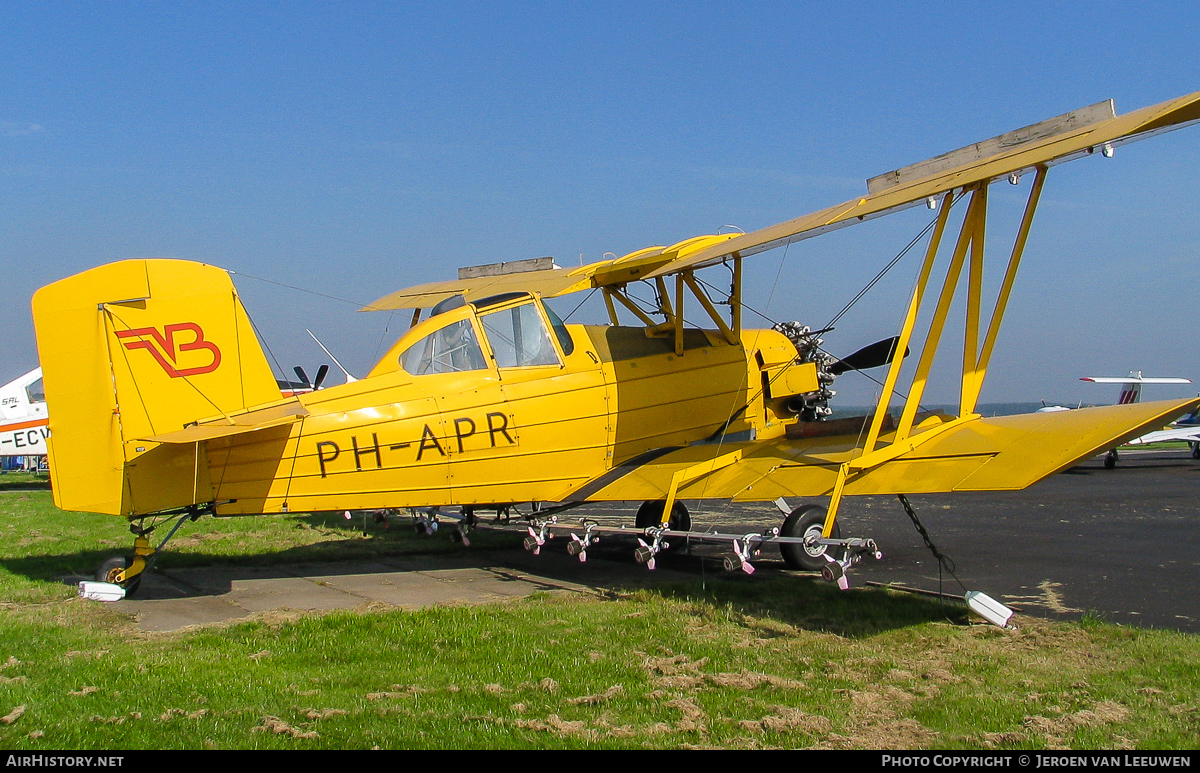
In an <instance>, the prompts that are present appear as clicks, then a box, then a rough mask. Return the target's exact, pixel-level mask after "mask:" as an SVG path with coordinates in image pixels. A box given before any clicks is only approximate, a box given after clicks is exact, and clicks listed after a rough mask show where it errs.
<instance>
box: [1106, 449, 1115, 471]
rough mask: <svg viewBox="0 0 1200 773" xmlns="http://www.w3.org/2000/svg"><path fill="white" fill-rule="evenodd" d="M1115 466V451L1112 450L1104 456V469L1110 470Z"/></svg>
mask: <svg viewBox="0 0 1200 773" xmlns="http://www.w3.org/2000/svg"><path fill="white" fill-rule="evenodd" d="M1116 466H1117V451H1116V449H1113V450H1112V451H1109V452H1108V453H1107V454H1105V455H1104V469H1106V470H1111V469H1113V468H1114V467H1116Z"/></svg>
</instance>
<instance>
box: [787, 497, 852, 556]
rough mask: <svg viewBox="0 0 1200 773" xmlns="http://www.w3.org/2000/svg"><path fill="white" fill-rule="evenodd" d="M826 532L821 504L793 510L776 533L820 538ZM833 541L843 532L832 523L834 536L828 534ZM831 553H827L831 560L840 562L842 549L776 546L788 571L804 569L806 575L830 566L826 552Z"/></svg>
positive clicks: (794, 545) (822, 546)
mask: <svg viewBox="0 0 1200 773" xmlns="http://www.w3.org/2000/svg"><path fill="white" fill-rule="evenodd" d="M824 529H825V508H824V507H821V506H820V505H801V506H800V507H797V508H796V509H795V510H793V511H792V514H791V515H789V516H788V517H787V519H786V520H784V522H783V528H781V529H780V530H779V536H781V537H808V536H816V537H820V536H821V532H822V531H823V530H824ZM830 536H831V537H833V538H834V539H840V538H841V536H842V530H841V529H840V528H839V527H838V525H837V523H834V524H833V534H831V535H830ZM827 550H832V551H834V552H831V553H830V554H829V556H830V558H833V559H835V560H836V559H840V558H841V557H842V556H841V554H842V552H844V550H845V549H844V548H840V547H832V548H831V547H830V546H829V545H813V546H812V547H809V546H808V545H800V544H796V543H786V544H783V545H780V546H779V552H780V554H781V555H783V562H784V563H785V564H787V565H788V568H790V569H803V570H805V571H809V572H819V571H821V570H822V569H824V568H825V566H826V565H827V564H828V563H829V562H828V561H826V560H825V552H826V551H827Z"/></svg>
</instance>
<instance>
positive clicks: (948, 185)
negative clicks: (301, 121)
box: [649, 91, 1200, 277]
mask: <svg viewBox="0 0 1200 773" xmlns="http://www.w3.org/2000/svg"><path fill="white" fill-rule="evenodd" d="M1106 116H1107V117H1106ZM1197 120H1200V91H1198V92H1194V93H1192V94H1188V95H1187V96H1183V97H1178V98H1176V99H1172V100H1168V101H1166V102H1162V103H1160V104H1157V105H1153V106H1151V107H1145V108H1142V109H1141V110H1135V111H1134V112H1132V113H1126V114H1125V115H1122V116H1116V115H1115V111H1114V110H1113V108H1112V102H1111V101H1109V102H1107V103H1100V104H1098V105H1093V106H1092V107H1091V108H1085V109H1083V110H1079V111H1075V112H1073V113H1067V114H1065V115H1062V116H1058V117H1057V118H1051V119H1049V120H1046V121H1042V122H1041V123H1037V124H1034V125H1033V126H1028V127H1025V128H1024V129H1018V130H1017V131H1014V132H1009V133H1008V134H1004V135H1001V136H999V137H995V138H993V139H991V140H986V141H984V142H980V143H976V144H975V145H970V146H967V147H966V148H962V149H961V150H957V151H954V152H952V153H947V154H945V155H944V156H939V157H937V158H933V159H930V160H929V161H924V162H921V163H920V164H914V165H912V166H908V167H904V168H902V169H898V170H896V171H894V172H888V173H887V174H884V175H880V176H878V177H874V178H872V179H871V180H869V181H868V189H869V193H868V195H866V196H864V197H863V198H860V199H853V200H851V201H847V202H845V203H843V204H838V205H837V206H833V207H829V208H828V209H824V210H821V211H820V212H814V213H813V214H811V215H805V216H803V217H798V218H796V219H794V220H789V221H787V222H785V223H780V224H778V225H773V226H770V227H768V228H763V229H762V230H759V231H754V232H752V233H748V234H745V235H743V236H740V237H738V238H736V239H731V240H730V241H728V242H726V243H724V244H720V245H714V246H712V247H709V248H707V249H704V250H700V251H698V252H696V253H694V254H692V255H689V256H687V257H685V258H682V259H680V260H676V261H674V262H672V263H671V264H670V265H667V266H664V267H662V268H660V269H658V270H656V271H654V272H652V273H651V274H650V275H649V276H651V277H653V276H661V275H663V274H670V273H675V272H679V271H686V270H689V269H696V268H702V267H704V266H711V265H714V264H716V263H720V262H721V261H723V260H725V259H727V258H729V257H732V256H734V255H735V254H736V255H740V256H742V257H746V256H748V255H754V254H757V253H759V252H764V251H766V250H770V249H774V248H775V247H782V246H783V245H785V244H790V243H792V242H796V241H800V240H801V239H807V238H809V237H812V236H817V235H819V234H822V233H825V232H827V231H832V230H835V229H837V228H842V227H844V226H847V225H852V224H853V223H857V222H861V221H863V220H866V219H868V218H871V217H878V216H880V215H884V214H887V213H889V212H894V211H896V210H899V209H903V208H905V207H908V206H912V205H913V204H917V203H920V202H923V201H926V200H927V199H929V198H931V197H935V196H938V195H941V194H944V193H946V192H948V191H953V190H955V189H957V188H962V187H964V186H968V185H973V184H976V183H991V182H995V181H996V180H1000V179H1004V178H1006V177H1008V176H1009V175H1012V174H1016V175H1020V174H1022V173H1024V172H1027V171H1031V170H1033V169H1036V168H1038V167H1047V166H1052V165H1055V164H1060V163H1063V162H1064V161H1070V160H1072V159H1075V158H1080V157H1082V156H1086V155H1090V154H1092V153H1094V152H1096V151H1101V152H1103V153H1105V154H1108V153H1111V149H1112V147H1113V146H1115V145H1119V144H1123V143H1126V142H1132V141H1134V140H1139V139H1145V138H1146V137H1149V136H1151V135H1152V134H1156V133H1159V132H1164V131H1170V130H1172V129H1178V128H1180V127H1181V126H1184V125H1185V124H1188V123H1191V122H1193V121H1197Z"/></svg>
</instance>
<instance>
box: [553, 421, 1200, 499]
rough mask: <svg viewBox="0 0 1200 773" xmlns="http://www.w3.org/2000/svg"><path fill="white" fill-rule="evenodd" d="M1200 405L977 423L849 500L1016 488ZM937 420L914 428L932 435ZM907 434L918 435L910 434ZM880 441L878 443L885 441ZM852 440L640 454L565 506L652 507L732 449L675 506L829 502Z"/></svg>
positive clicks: (854, 480)
mask: <svg viewBox="0 0 1200 773" xmlns="http://www.w3.org/2000/svg"><path fill="white" fill-rule="evenodd" d="M1197 406H1200V399H1198V398H1191V399H1189V400H1162V401H1155V402H1147V403H1134V404H1131V405H1111V406H1103V407H1099V408H1081V409H1078V410H1074V411H1059V412H1054V413H1030V414H1021V415H1017V416H998V417H994V418H986V419H985V418H976V419H972V420H969V421H964V422H962V423H961V425H959V426H957V427H954V428H948V431H945V432H941V433H940V434H938V435H937V436H936V437H932V439H930V440H929V441H928V442H926V443H922V444H920V445H918V446H917V447H916V448H915V449H913V450H912V451H910V452H908V453H906V454H903V455H901V456H899V457H897V458H895V459H893V460H891V461H888V462H885V463H883V464H880V465H879V466H877V467H873V468H870V469H866V470H863V471H861V472H859V473H857V474H855V475H853V476H851V477H850V478H849V480H848V481H847V483H846V489H845V493H846V494H848V495H885V494H931V493H939V492H950V491H1003V490H1015V489H1022V488H1026V487H1027V486H1030V485H1032V484H1034V483H1036V482H1037V481H1039V480H1041V479H1042V478H1045V477H1046V476H1048V475H1051V474H1053V473H1055V472H1060V471H1062V470H1065V469H1068V468H1070V467H1071V466H1073V465H1075V464H1077V463H1078V462H1080V461H1082V460H1084V459H1088V458H1090V457H1092V456H1094V455H1096V454H1097V453H1099V452H1101V451H1104V450H1106V449H1109V448H1114V447H1116V446H1118V445H1120V444H1122V443H1124V442H1125V441H1127V440H1130V439H1132V438H1135V437H1138V436H1140V435H1142V434H1144V433H1145V432H1146V431H1147V430H1149V429H1152V428H1155V427H1161V426H1162V425H1163V424H1164V423H1165V422H1166V421H1168V420H1170V419H1171V418H1174V417H1175V416H1178V415H1180V414H1183V413H1185V412H1187V411H1189V410H1194V409H1195V408H1196V407H1197ZM940 423H941V420H939V419H936V418H935V419H931V420H930V421H928V422H927V423H925V424H923V425H922V427H920V428H919V430H921V431H927V430H932V429H934V428H935V427H937V426H939V425H940ZM914 437H919V433H918V432H915V433H914ZM890 439H891V438H890V436H884V437H883V438H881V440H882V441H885V442H886V441H889V440H890ZM858 443H859V438H858V436H855V435H845V436H835V437H817V438H811V439H807V440H783V439H780V440H763V441H750V442H741V443H726V444H720V445H715V444H714V445H699V446H689V447H687V448H680V449H671V450H666V452H665V453H662V454H657V455H645V456H644V457H640V458H638V459H637V460H635V461H636V463H634V464H629V463H627V464H626V465H623V466H622V467H621V468H620V474H618V475H615V476H614V475H613V474H611V473H610V474H609V475H608V476H605V477H604V478H601V479H597V480H596V481H594V482H592V483H589V484H587V485H586V486H584V487H582V488H580V489H579V490H577V491H576V492H575V493H574V494H573V495H572V496H569V497H567V498H566V499H568V500H572V501H621V500H630V501H632V500H656V499H662V498H663V497H664V496H666V493H667V491H668V490H669V488H670V486H671V479H672V476H674V475H675V474H676V473H677V472H680V471H682V470H686V469H688V468H690V467H694V466H697V465H700V464H701V463H703V462H705V461H709V460H712V459H715V458H717V457H719V456H721V455H723V454H728V453H731V452H734V451H741V453H742V456H741V459H740V460H739V461H737V462H736V463H733V464H730V465H729V466H726V467H723V468H719V469H717V470H716V471H715V472H712V473H711V474H708V475H704V476H703V477H699V478H696V479H694V480H691V481H686V482H684V483H683V484H682V485H681V486H680V487H679V491H678V496H679V498H680V499H732V500H735V501H771V500H774V499H777V498H779V497H781V496H783V497H786V496H791V497H819V496H828V495H829V494H830V493H831V492H832V490H833V485H834V481H835V479H836V477H837V473H838V468H839V467H840V466H841V465H842V464H844V463H846V462H849V461H851V460H853V459H855V458H856V457H858V456H859V451H860V449H859V447H858Z"/></svg>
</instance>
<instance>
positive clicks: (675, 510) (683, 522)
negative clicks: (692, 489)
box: [634, 499, 692, 531]
mask: <svg viewBox="0 0 1200 773" xmlns="http://www.w3.org/2000/svg"><path fill="white" fill-rule="evenodd" d="M664 505H666V502H665V501H664V500H661V499H659V500H657V501H651V502H643V503H642V506H641V507H639V508H638V511H637V519H636V520H635V521H634V522H635V523H636V524H637V527H638V528H639V529H645V528H647V527H649V526H658V525H659V524H660V523H662V512H663V506H664ZM667 528H669V529H670V530H671V531H688V530H690V529H691V528H692V516H691V515H689V514H688V509H687V508H686V507H684V506H683V502H676V503H675V505H674V506H673V507H672V508H671V517H670V518H668V519H667Z"/></svg>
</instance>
